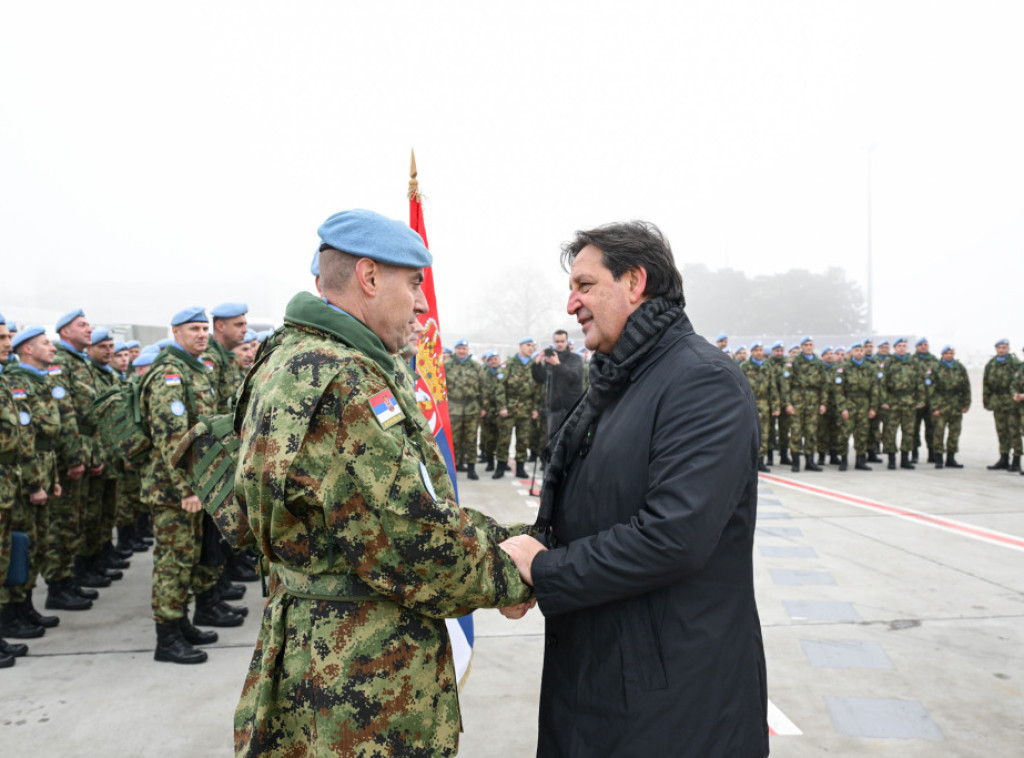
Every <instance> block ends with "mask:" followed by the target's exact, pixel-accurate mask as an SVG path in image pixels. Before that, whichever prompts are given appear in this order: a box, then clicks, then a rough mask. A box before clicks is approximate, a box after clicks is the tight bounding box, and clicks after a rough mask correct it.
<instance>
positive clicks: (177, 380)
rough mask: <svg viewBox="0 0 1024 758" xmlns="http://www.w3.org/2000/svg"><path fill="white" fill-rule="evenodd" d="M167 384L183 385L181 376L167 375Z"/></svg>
mask: <svg viewBox="0 0 1024 758" xmlns="http://www.w3.org/2000/svg"><path fill="white" fill-rule="evenodd" d="M164 383H166V384H181V374H167V375H166V376H164Z"/></svg>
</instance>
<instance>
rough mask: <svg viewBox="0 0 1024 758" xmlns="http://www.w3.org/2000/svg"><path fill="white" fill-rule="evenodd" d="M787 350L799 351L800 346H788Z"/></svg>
mask: <svg viewBox="0 0 1024 758" xmlns="http://www.w3.org/2000/svg"><path fill="white" fill-rule="evenodd" d="M789 349H790V350H799V349H800V346H799V345H790V346H789Z"/></svg>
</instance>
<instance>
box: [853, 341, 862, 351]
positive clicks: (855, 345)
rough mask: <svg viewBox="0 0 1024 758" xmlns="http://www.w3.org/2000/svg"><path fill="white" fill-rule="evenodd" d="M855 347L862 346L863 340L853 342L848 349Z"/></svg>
mask: <svg viewBox="0 0 1024 758" xmlns="http://www.w3.org/2000/svg"><path fill="white" fill-rule="evenodd" d="M855 347H864V343H863V342H854V343H853V344H852V345H850V349H851V350H853V349H854V348H855Z"/></svg>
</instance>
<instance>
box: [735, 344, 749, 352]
mask: <svg viewBox="0 0 1024 758" xmlns="http://www.w3.org/2000/svg"><path fill="white" fill-rule="evenodd" d="M746 349H747V346H746V345H740V346H739V347H738V348H736V352H737V353H738V352H739V351H740V350H746Z"/></svg>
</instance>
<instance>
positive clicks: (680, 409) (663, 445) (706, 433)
mask: <svg viewBox="0 0 1024 758" xmlns="http://www.w3.org/2000/svg"><path fill="white" fill-rule="evenodd" d="M741 381H744V380H743V378H742V377H736V376H735V375H734V374H732V373H731V372H728V371H727V370H726V369H724V368H723V367H720V366H712V365H707V364H702V365H700V366H697V367H695V368H693V369H692V370H691V371H689V372H688V373H687V374H686V375H685V376H684V377H682V378H681V380H680V385H679V386H680V391H676V392H666V393H665V394H664V395H663V396H662V397H661V399H660V402H659V404H658V408H657V410H656V413H657V418H658V419H660V421H659V423H658V424H657V426H656V427H655V430H654V438H653V439H652V440H651V461H650V465H649V468H648V477H647V481H648V489H647V494H646V498H645V502H644V505H643V506H642V507H641V509H640V511H639V513H637V515H636V516H635V517H633V518H632V519H630V521H629V523H626V524H616V525H615V526H613V527H612V528H611V529H607V530H605V531H602V532H599V533H598V534H596V535H593V536H590V537H585V538H582V539H579V540H576V541H574V542H572V543H571V544H570V545H568V546H565V547H558V548H555V549H553V550H547V551H542V552H541V553H539V554H538V555H537V557H536V558H535V559H534V561H533V567H532V573H533V581H534V589H535V591H536V593H537V600H538V602H539V604H540V607H541V610H542V611H543V612H544V615H545V616H555V615H558V614H562V613H568V612H570V611H576V610H580V609H582V608H587V607H590V606H595V605H600V604H602V603H607V602H612V601H615V600H621V599H623V598H627V597H631V596H634V595H639V594H643V593H646V592H650V591H652V590H656V589H659V588H661V587H664V586H667V585H670V584H673V583H676V582H679V581H680V580H681V579H682V578H684V577H686V576H688V575H690V574H693V573H695V572H697V571H699V570H700V569H701V568H702V567H703V566H704V564H705V563H706V562H707V560H708V558H709V557H710V555H711V553H712V552H713V551H714V550H715V548H716V546H717V545H718V542H719V539H720V538H721V535H722V531H723V530H724V529H725V525H726V524H727V523H728V521H729V519H731V518H732V517H733V515H734V509H735V504H736V503H737V502H738V501H739V500H740V497H741V496H742V493H743V491H744V490H745V489H747V488H748V487H750V486H751V479H752V478H753V477H754V476H755V473H754V469H753V461H754V458H755V457H756V455H757V447H758V444H759V439H758V435H757V414H756V410H755V409H754V408H753V407H752V404H751V403H750V401H749V400H748V394H747V393H746V392H744V391H743V388H742V387H741V386H740V385H739V382H741ZM622 444H629V442H628V440H624V441H623V443H622ZM597 507H600V506H599V505H598V506H597ZM751 517H753V514H751Z"/></svg>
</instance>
